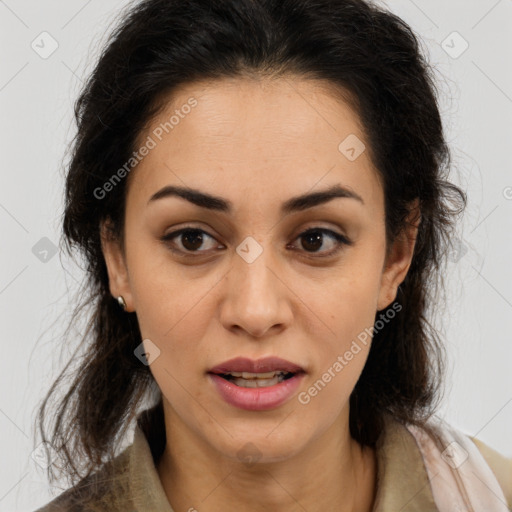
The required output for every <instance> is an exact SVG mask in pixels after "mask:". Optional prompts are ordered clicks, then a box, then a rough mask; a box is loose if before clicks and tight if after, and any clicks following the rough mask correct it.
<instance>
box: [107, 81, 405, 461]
mask: <svg viewBox="0 0 512 512" xmlns="http://www.w3.org/2000/svg"><path fill="white" fill-rule="evenodd" d="M186 105H189V107H186ZM173 115H174V118H173V117H172V116H173ZM170 120H171V121H170ZM165 123H167V125H166V124H165ZM347 137H349V139H347ZM150 139H151V140H150ZM345 139H346V141H345ZM151 141H152V142H151ZM343 141H345V142H343ZM340 143H341V146H340ZM138 144H139V145H138V146H137V147H138V148H140V147H142V146H143V145H144V144H146V145H147V147H150V149H149V151H147V154H146V156H145V157H144V158H143V159H142V160H141V161H140V163H139V164H138V165H137V166H136V167H135V169H133V170H132V171H131V174H130V175H129V176H128V193H127V199H126V201H127V202H126V217H125V247H124V253H123V252H122V251H121V250H120V248H119V245H118V244H117V243H116V242H115V241H107V240H106V238H104V239H103V247H104V254H105V258H106V262H107V266H108V271H109V278H110V291H111V293H112V295H113V296H114V297H117V296H118V295H122V296H123V297H124V299H125V301H126V303H127V310H128V311H135V312H136V315H137V319H138V322H139V326H140V330H141V333H142V338H143V339H144V340H145V341H144V348H145V349H146V350H147V352H148V353H149V359H150V370H151V372H152V375H153V376H154V378H155V380H156V382H157V384H158V386H159V388H160V389H161V391H162V395H163V398H164V407H165V413H166V422H167V423H168V424H169V422H170V423H171V424H172V425H175V426H176V430H177V431H182V432H185V433H186V435H188V436H192V437H194V438H195V439H196V440H197V441H198V442H199V443H201V444H202V445H203V447H204V449H205V450H207V451H209V452H210V453H215V454H217V455H219V454H221V455H222V456H225V457H228V458H232V459H233V460H236V459H237V457H240V450H243V449H245V448H246V447H248V446H255V447H256V449H257V451H258V454H259V457H261V458H262V460H263V461H265V460H267V461H277V460H284V459H286V458H287V457H291V456H292V455H294V454H297V453H298V452H300V451H302V450H305V449H307V448H308V447H310V446H312V445H313V444H314V442H315V441H317V440H319V439H321V438H322V436H326V435H328V433H329V432H332V431H334V430H335V428H338V427H339V426H340V424H341V426H342V427H343V428H345V430H348V403H349V396H350V393H351V392H352V390H353V388H354V386H355V384H356V382H357V380H358V378H359V376H360V374H361V371H362V369H363V367H364V364H365V361H366V358H367V355H368V351H369V348H370V342H371V337H370V338H369V337H368V334H366V337H365V336H364V335H363V334H362V333H368V332H371V330H370V329H371V328H372V326H373V325H374V321H375V315H376V312H377V311H379V310H382V309H384V308H385V307H387V306H388V305H391V304H392V302H393V300H394V299H395V296H396V290H397V287H398V285H399V284H400V283H401V282H402V281H403V279H404V278H405V275H406V273H407V270H408V268H409V265H410V261H411V258H412V251H413V247H414V236H413V237H412V238H402V239H399V240H397V242H396V243H395V244H394V245H393V246H392V250H391V251H390V253H389V256H388V259H387V260H386V259H385V252H386V245H385V224H384V219H385V216H384V213H385V212H384V195H383V188H382V184H381V182H380V180H379V176H378V174H377V171H376V170H375V169H374V167H373V166H372V163H371V161H370V158H369V154H368V153H369V152H368V151H367V150H363V148H364V146H363V144H364V145H365V147H366V148H368V142H367V140H366V138H365V135H364V133H363V131H362V129H361V125H360V122H359V119H358V116H357V114H356V113H355V112H354V111H353V110H352V109H351V108H350V107H349V105H348V104H347V103H345V102H344V101H343V100H342V99H341V98H340V96H339V95H336V94H335V93H334V91H331V90H329V88H328V87H327V86H326V84H325V83H321V82H317V81H311V80H310V81H306V80H298V79H292V80H290V79H283V78H282V79H278V80H275V81H273V82H272V83H270V82H268V81H264V80H261V81H256V80H250V79H242V78H238V79H229V80H228V79H226V80H219V81H215V82H208V83H207V82H204V83H198V82H196V83H194V84H189V85H187V86H185V87H182V88H181V89H179V91H177V92H175V93H174V94H173V96H172V98H169V102H168V104H167V107H166V109H165V110H164V111H162V112H161V113H160V114H159V115H158V117H156V118H155V119H153V120H152V122H151V124H150V125H149V126H148V128H147V130H146V131H145V132H143V133H141V134H140V137H139V141H138ZM351 148H352V149H354V151H352V150H351ZM142 152H143V151H141V153H142ZM359 153H360V154H359ZM169 186H172V187H182V188H189V189H193V190H195V191H197V194H196V195H195V196H193V197H192V195H190V196H189V199H190V200H187V199H186V198H184V197H181V196H179V195H176V194H171V193H170V192H169V189H168V193H167V194H166V193H165V192H160V194H157V193H158V192H159V191H162V189H164V188H165V187H169ZM330 189H332V190H337V191H338V192H339V193H336V194H332V195H331V197H330V198H327V197H325V196H322V195H321V194H320V195H318V194H319V193H322V192H325V191H328V190H330ZM155 194H157V195H156V196H155ZM199 194H207V195H208V196H213V197H214V198H216V199H214V200H206V199H205V198H204V197H203V198H201V196H200V195H199ZM311 194H315V195H314V196H311V197H310V199H309V200H307V199H303V200H295V201H294V199H295V198H298V197H300V196H304V195H307V196H310V195H311ZM194 197H195V200H192V199H193V198H194ZM315 197H316V200H315ZM195 203H199V204H195ZM181 230H185V231H184V232H181V233H180V231H181ZM187 230H188V231H187ZM398 314H399V313H398ZM390 321H392V320H390ZM363 339H365V340H366V342H363V341H362V340H363ZM148 340H150V341H148ZM354 343H355V344H354ZM155 347H157V348H156V349H155ZM356 347H357V348H356ZM349 353H350V354H351V355H350V354H349ZM238 356H240V357H245V358H249V359H252V360H259V359H261V358H265V357H268V356H275V357H279V358H282V359H284V360H287V361H289V362H291V363H294V364H295V365H298V366H299V367H301V368H302V370H303V373H301V374H300V375H299V376H298V377H294V378H293V379H294V380H293V381H294V383H295V384H294V387H292V388H293V389H292V390H291V391H290V393H289V394H288V395H286V394H285V396H284V398H283V397H282V399H281V401H280V403H274V404H273V405H272V403H271V402H272V400H270V402H268V403H267V402H264V399H263V398H260V400H261V401H260V404H262V403H267V406H263V407H262V408H260V409H259V410H255V409H254V408H253V409H249V408H247V407H244V406H243V405H242V406H241V405H234V404H233V403H232V402H230V401H226V399H225V398H224V397H223V395H222V394H221V393H220V392H219V390H218V387H217V384H216V382H217V380H216V379H215V378H213V377H212V375H210V374H209V373H208V372H209V371H210V370H211V369H212V368H214V367H215V366H217V365H219V364H221V363H223V362H225V361H227V360H230V359H232V358H235V357H238ZM337 363H338V364H337ZM326 375H327V376H326ZM329 376H330V378H329ZM219 379H222V378H221V377H219ZM222 380H224V381H225V379H222ZM318 381H321V382H322V383H321V384H318ZM315 383H316V387H315ZM283 384H284V383H281V384H278V385H275V386H274V388H277V387H282V386H283ZM232 386H234V384H230V387H232ZM315 389H316V392H315ZM242 392H243V393H244V396H245V394H249V395H250V396H251V397H252V398H250V397H249V398H247V400H249V401H250V400H253V403H254V401H255V400H256V401H257V400H258V396H260V397H262V396H263V395H258V396H257V393H258V392H259V391H258V390H256V391H255V390H249V391H248V390H247V389H245V388H244V389H243V390H242ZM235 394H236V392H235ZM238 398H240V394H239V395H238ZM267 398H268V397H267ZM240 400H242V402H243V401H244V400H245V399H240ZM244 403H245V402H244ZM268 404H270V406H269V405H268ZM248 443H252V445H249V444H248ZM244 447H245V448H244Z"/></svg>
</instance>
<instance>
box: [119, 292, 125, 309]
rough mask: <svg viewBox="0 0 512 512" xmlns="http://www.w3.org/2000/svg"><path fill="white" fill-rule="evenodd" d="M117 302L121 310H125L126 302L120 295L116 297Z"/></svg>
mask: <svg viewBox="0 0 512 512" xmlns="http://www.w3.org/2000/svg"><path fill="white" fill-rule="evenodd" d="M117 302H118V304H119V305H120V306H121V307H122V308H123V310H124V311H126V302H125V301H124V299H123V296H122V295H119V297H117Z"/></svg>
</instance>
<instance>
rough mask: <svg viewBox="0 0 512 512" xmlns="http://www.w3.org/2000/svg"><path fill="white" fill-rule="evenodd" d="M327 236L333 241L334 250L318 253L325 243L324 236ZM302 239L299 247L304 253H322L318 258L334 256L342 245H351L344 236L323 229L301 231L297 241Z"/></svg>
mask: <svg viewBox="0 0 512 512" xmlns="http://www.w3.org/2000/svg"><path fill="white" fill-rule="evenodd" d="M326 234H327V235H328V238H330V239H331V240H333V244H332V245H334V248H333V249H331V250H330V251H329V250H327V251H319V249H321V248H322V246H323V245H324V243H325V238H324V237H325V235H326ZM299 238H300V239H302V243H301V246H302V247H303V248H304V250H305V252H306V253H317V252H320V253H324V254H321V255H320V257H324V256H332V255H334V254H336V253H337V252H338V251H339V250H341V248H342V246H343V245H352V242H350V241H349V240H348V239H347V238H346V237H345V236H343V235H341V234H340V233H336V232H335V231H332V230H330V229H325V228H311V229H308V230H306V231H303V232H302V233H301V234H300V235H299V236H298V237H297V239H299Z"/></svg>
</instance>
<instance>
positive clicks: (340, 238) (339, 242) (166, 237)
mask: <svg viewBox="0 0 512 512" xmlns="http://www.w3.org/2000/svg"><path fill="white" fill-rule="evenodd" d="M317 232H320V233H325V234H327V235H329V236H330V237H331V238H333V239H334V240H335V241H336V243H337V247H336V248H335V249H334V250H331V251H330V252H329V253H327V254H323V255H317V253H316V252H308V251H305V252H306V254H308V255H312V257H314V258H328V257H330V256H334V255H335V254H337V253H338V252H339V251H341V249H342V248H343V246H344V245H347V246H351V245H352V244H353V242H351V241H350V240H349V239H348V238H346V237H345V236H344V235H341V234H340V233H337V232H336V231H332V230H331V229H327V228H320V227H313V228H308V229H306V230H305V231H303V232H302V233H300V234H299V235H298V236H297V237H296V238H295V240H297V239H299V238H301V237H304V236H305V235H307V234H309V233H317ZM185 233H204V234H206V235H207V236H209V237H210V238H212V239H214V240H215V237H213V236H212V235H210V234H209V233H207V232H206V231H204V230H202V229H199V228H195V227H184V228H182V229H179V230H177V231H172V232H171V233H167V234H166V235H164V236H163V237H162V238H161V239H160V240H161V241H162V242H164V243H165V245H166V246H167V247H168V248H169V249H170V250H171V251H172V252H174V253H177V254H180V255H185V256H190V255H192V256H193V257H197V256H199V255H197V254H194V253H201V252H207V251H188V252H187V251H183V250H181V249H176V248H174V247H172V246H171V245H170V244H169V242H170V241H171V240H172V239H174V238H176V237H178V236H180V235H183V234H185ZM322 242H323V240H322Z"/></svg>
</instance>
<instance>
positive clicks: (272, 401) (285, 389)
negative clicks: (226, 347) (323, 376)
mask: <svg viewBox="0 0 512 512" xmlns="http://www.w3.org/2000/svg"><path fill="white" fill-rule="evenodd" d="M208 375H209V376H210V378H211V379H212V381H213V382H214V384H215V387H216V388H217V391H218V392H219V394H220V396H221V397H222V398H223V399H224V400H225V401H226V402H227V403H228V404H230V405H233V406H234V407H238V408H239V409H246V410H248V411H265V410H268V409H274V408H276V407H279V406H280V405H281V404H283V403H284V402H286V401H287V400H288V399H289V398H290V397H291V396H292V395H293V394H294V393H295V391H296V390H297V388H298V387H299V386H300V383H301V381H302V379H303V377H304V375H305V374H304V373H298V374H296V375H294V376H293V377H291V378H289V379H286V380H283V382H280V383H278V384H274V385H273V386H267V387H264V388H243V387H241V386H237V385H236V384H233V383H232V382H229V381H228V380H226V379H224V378H223V377H221V376H220V375H216V374H214V373H209V374H208Z"/></svg>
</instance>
